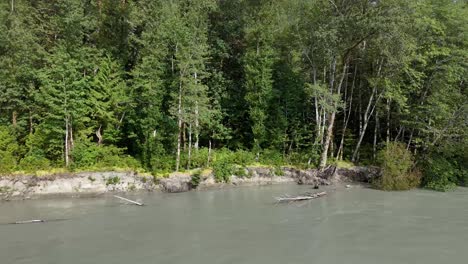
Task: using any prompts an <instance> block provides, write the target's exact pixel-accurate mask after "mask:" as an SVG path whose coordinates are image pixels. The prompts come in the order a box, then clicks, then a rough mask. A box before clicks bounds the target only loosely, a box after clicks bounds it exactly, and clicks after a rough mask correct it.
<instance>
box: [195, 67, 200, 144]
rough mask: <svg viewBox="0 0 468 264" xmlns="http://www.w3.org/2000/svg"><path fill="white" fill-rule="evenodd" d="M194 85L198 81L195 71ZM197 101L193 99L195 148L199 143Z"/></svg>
mask: <svg viewBox="0 0 468 264" xmlns="http://www.w3.org/2000/svg"><path fill="white" fill-rule="evenodd" d="M194 77H195V85H196V84H197V83H198V80H197V73H196V72H195V74H194ZM199 111H200V110H199V107H198V101H195V150H198V147H199V143H200V114H199Z"/></svg>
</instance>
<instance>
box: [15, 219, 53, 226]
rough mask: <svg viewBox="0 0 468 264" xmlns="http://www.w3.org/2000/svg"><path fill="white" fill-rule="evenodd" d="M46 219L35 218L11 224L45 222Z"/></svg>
mask: <svg viewBox="0 0 468 264" xmlns="http://www.w3.org/2000/svg"><path fill="white" fill-rule="evenodd" d="M44 222H45V221H44V220H42V219H33V220H24V221H16V222H14V223H11V224H15V225H20V224H36V223H44Z"/></svg>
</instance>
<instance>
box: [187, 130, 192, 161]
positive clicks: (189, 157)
mask: <svg viewBox="0 0 468 264" xmlns="http://www.w3.org/2000/svg"><path fill="white" fill-rule="evenodd" d="M191 162H192V124H189V145H188V157H187V170H190V163H191Z"/></svg>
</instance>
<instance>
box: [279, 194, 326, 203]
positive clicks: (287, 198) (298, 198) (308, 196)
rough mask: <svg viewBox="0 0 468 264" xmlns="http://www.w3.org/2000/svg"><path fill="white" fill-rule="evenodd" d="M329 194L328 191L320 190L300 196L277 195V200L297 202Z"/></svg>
mask: <svg viewBox="0 0 468 264" xmlns="http://www.w3.org/2000/svg"><path fill="white" fill-rule="evenodd" d="M325 195H327V193H326V192H319V193H305V194H301V195H298V196H289V195H284V196H281V197H276V198H275V199H276V201H277V202H279V203H281V202H296V201H304V200H311V199H315V198H319V197H322V196H325Z"/></svg>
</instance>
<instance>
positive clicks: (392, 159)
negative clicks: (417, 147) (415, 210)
mask: <svg viewBox="0 0 468 264" xmlns="http://www.w3.org/2000/svg"><path fill="white" fill-rule="evenodd" d="M377 162H378V164H379V165H380V167H381V169H382V177H381V178H380V179H378V180H377V181H376V182H375V183H374V184H375V186H376V187H377V188H380V189H382V190H386V191H390V190H409V189H411V188H415V187H417V186H418V185H419V184H420V183H421V173H420V172H419V171H418V170H415V169H414V168H413V167H414V161H413V156H412V154H411V152H410V151H408V150H406V148H405V146H404V145H403V144H401V143H396V142H391V143H388V144H387V145H386V146H385V148H384V149H382V150H381V151H380V152H379V153H378V155H377Z"/></svg>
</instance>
